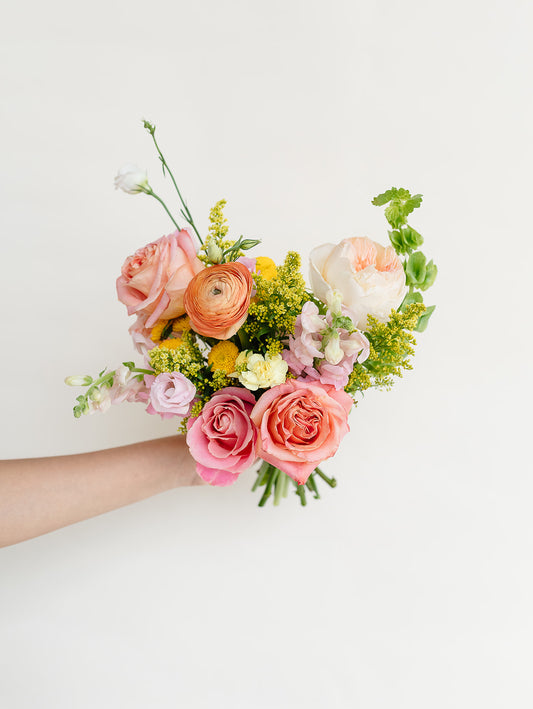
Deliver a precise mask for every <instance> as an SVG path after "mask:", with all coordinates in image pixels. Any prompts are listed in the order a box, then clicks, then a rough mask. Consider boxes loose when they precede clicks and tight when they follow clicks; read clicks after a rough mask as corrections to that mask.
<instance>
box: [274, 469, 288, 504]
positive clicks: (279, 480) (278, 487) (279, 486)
mask: <svg viewBox="0 0 533 709" xmlns="http://www.w3.org/2000/svg"><path fill="white" fill-rule="evenodd" d="M286 477H287V475H286V474H285V473H284V472H282V471H281V470H279V471H278V476H277V477H276V484H275V487H274V505H275V506H276V507H277V506H278V505H279V503H280V502H281V498H282V497H283V488H284V486H285V478H286Z"/></svg>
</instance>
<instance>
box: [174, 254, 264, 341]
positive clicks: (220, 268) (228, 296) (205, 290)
mask: <svg viewBox="0 0 533 709" xmlns="http://www.w3.org/2000/svg"><path fill="white" fill-rule="evenodd" d="M252 285H253V279H252V274H251V273H250V271H249V270H248V269H247V268H246V266H244V265H243V264H242V263H238V262H237V261H231V262H230V263H221V264H219V265H217V266H210V267H209V268H204V269H203V270H202V271H200V273H197V274H196V275H195V276H194V278H193V279H192V280H191V282H190V283H189V285H188V286H187V290H186V291H185V297H184V306H185V311H186V312H187V315H188V316H189V319H190V321H191V327H192V329H193V330H194V331H195V332H197V333H198V334H199V335H203V336H204V337H215V338H217V339H218V340H229V338H230V337H232V336H233V335H234V334H235V333H236V332H237V330H238V329H239V328H240V327H241V325H242V324H243V322H244V321H245V320H246V318H247V316H248V307H249V306H250V295H251V292H252Z"/></svg>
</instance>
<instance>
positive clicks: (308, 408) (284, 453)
mask: <svg viewBox="0 0 533 709" xmlns="http://www.w3.org/2000/svg"><path fill="white" fill-rule="evenodd" d="M352 403H353V402H352V399H351V398H350V396H348V394H346V393H345V392H344V391H336V390H335V389H333V388H332V387H325V386H323V385H321V384H317V383H314V382H307V381H306V382H301V381H296V380H294V379H289V380H288V381H286V382H285V384H280V385H279V386H275V387H272V388H271V389H269V390H268V391H266V392H265V393H264V394H263V395H262V396H261V398H260V399H259V401H258V402H257V404H256V405H255V407H254V409H253V411H252V414H251V418H252V421H253V422H254V423H255V425H256V426H257V427H258V428H259V429H260V433H259V440H258V447H257V452H258V455H259V457H260V458H263V460H266V461H267V462H268V463H271V464H272V465H275V466H276V467H277V468H279V469H280V470H282V471H283V472H285V473H287V475H289V476H290V477H291V478H293V479H294V480H296V482H297V483H299V484H300V485H303V484H304V483H305V482H306V481H307V479H308V477H309V476H310V475H311V473H312V472H313V470H314V469H315V468H316V467H317V466H318V465H319V464H320V463H321V462H322V461H324V460H326V458H330V457H331V456H332V455H334V454H335V453H336V451H337V448H338V447H339V444H340V441H341V439H342V438H343V437H344V435H345V434H346V433H347V432H348V431H349V426H348V413H349V411H350V408H351V406H352Z"/></svg>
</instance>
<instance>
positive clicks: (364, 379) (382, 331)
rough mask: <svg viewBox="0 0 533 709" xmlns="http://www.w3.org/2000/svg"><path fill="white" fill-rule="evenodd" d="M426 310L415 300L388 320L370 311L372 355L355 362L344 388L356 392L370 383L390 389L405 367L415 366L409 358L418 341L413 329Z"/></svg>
mask: <svg viewBox="0 0 533 709" xmlns="http://www.w3.org/2000/svg"><path fill="white" fill-rule="evenodd" d="M425 312H426V308H425V306H424V304H423V303H420V302H413V303H411V304H410V305H408V306H407V307H406V308H405V310H404V312H399V311H397V310H393V311H392V312H391V315H390V318H389V320H388V321H387V322H386V323H381V322H379V321H378V320H376V318H374V317H373V316H371V315H369V316H368V323H369V325H370V329H369V330H368V331H367V332H366V336H367V337H368V340H369V342H370V355H369V357H368V359H366V360H365V361H364V362H363V363H362V364H360V363H357V364H356V365H355V367H354V370H353V372H352V374H351V376H350V379H349V381H348V384H347V386H346V387H345V391H347V392H348V393H349V394H355V393H356V392H358V391H365V390H366V389H369V388H370V387H377V388H380V389H390V388H391V387H392V385H393V383H394V377H402V375H403V370H406V369H412V364H411V362H410V359H409V358H410V357H411V356H412V355H413V354H414V352H415V350H414V346H415V345H416V340H415V338H414V336H413V334H412V331H413V330H416V329H417V327H418V324H419V323H420V321H421V320H422V318H423V317H424V314H425Z"/></svg>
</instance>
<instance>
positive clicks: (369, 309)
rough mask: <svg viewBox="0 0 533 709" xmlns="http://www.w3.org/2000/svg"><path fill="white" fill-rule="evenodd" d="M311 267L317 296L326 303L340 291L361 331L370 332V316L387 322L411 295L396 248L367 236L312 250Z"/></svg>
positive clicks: (355, 323) (312, 283) (312, 281)
mask: <svg viewBox="0 0 533 709" xmlns="http://www.w3.org/2000/svg"><path fill="white" fill-rule="evenodd" d="M310 266H311V268H310V278H311V286H312V288H313V292H314V294H315V295H316V297H317V298H319V299H320V300H322V301H324V302H326V300H327V298H328V294H330V293H331V291H332V290H338V291H339V292H340V293H341V295H342V303H343V304H344V305H345V306H346V307H347V308H349V309H350V311H351V312H352V314H353V318H354V320H353V322H354V325H355V326H356V327H357V328H359V329H360V330H366V329H367V327H368V325H367V318H368V316H369V315H373V316H374V317H375V318H377V319H378V320H379V321H380V322H387V320H388V319H389V316H390V312H391V310H392V309H397V308H398V307H399V306H400V305H401V302H402V300H403V299H404V296H405V294H406V292H407V288H406V285H405V273H404V270H403V265H402V262H401V261H400V259H399V258H398V256H397V255H396V252H395V251H394V249H393V248H392V246H387V247H385V246H381V244H378V243H376V242H375V241H372V240H371V239H367V238H366V237H354V238H352V239H343V241H341V242H340V243H339V244H322V246H317V247H316V248H315V249H313V250H312V251H311V254H310Z"/></svg>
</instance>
